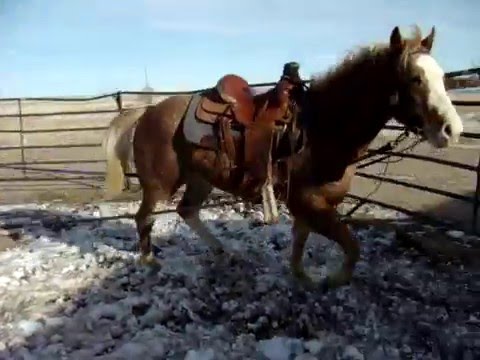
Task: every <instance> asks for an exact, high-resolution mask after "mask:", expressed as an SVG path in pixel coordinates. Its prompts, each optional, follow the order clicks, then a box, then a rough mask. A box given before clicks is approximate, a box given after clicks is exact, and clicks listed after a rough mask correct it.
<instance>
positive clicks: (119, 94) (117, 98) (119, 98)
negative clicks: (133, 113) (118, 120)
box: [114, 91, 123, 112]
mask: <svg viewBox="0 0 480 360" xmlns="http://www.w3.org/2000/svg"><path fill="white" fill-rule="evenodd" d="M114 97H115V102H116V103H117V108H118V111H119V112H121V111H122V108H123V104H122V92H121V91H118V92H117V93H116V94H115V95H114Z"/></svg>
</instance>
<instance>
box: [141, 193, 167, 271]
mask: <svg viewBox="0 0 480 360" xmlns="http://www.w3.org/2000/svg"><path fill="white" fill-rule="evenodd" d="M165 197H166V195H165V194H164V192H163V191H162V190H161V189H159V188H152V187H144V188H143V198H142V203H141V204H140V208H139V209H138V211H137V213H136V215H135V222H136V224H137V232H138V236H139V247H140V249H139V250H140V263H141V264H143V265H156V264H157V263H156V260H155V257H154V256H153V253H152V241H151V233H152V228H153V225H154V223H155V218H154V216H153V210H154V209H155V205H156V204H157V202H158V201H159V200H164V199H165Z"/></svg>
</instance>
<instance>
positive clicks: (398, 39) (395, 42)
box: [390, 26, 403, 52]
mask: <svg viewBox="0 0 480 360" xmlns="http://www.w3.org/2000/svg"><path fill="white" fill-rule="evenodd" d="M390 48H391V49H392V50H395V51H400V52H401V51H402V49H403V39H402V34H400V29H399V28H398V26H395V28H394V29H393V30H392V33H391V34H390Z"/></svg>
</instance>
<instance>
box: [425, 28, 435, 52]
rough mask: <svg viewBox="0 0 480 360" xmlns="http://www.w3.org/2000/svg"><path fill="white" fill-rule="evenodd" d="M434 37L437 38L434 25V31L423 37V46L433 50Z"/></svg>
mask: <svg viewBox="0 0 480 360" xmlns="http://www.w3.org/2000/svg"><path fill="white" fill-rule="evenodd" d="M434 39H435V26H432V31H430V34H429V35H428V36H427V37H426V38H425V39H422V46H423V47H424V48H425V49H427V50H428V51H431V50H432V46H433V40H434Z"/></svg>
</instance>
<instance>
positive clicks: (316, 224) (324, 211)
mask: <svg viewBox="0 0 480 360" xmlns="http://www.w3.org/2000/svg"><path fill="white" fill-rule="evenodd" d="M310 200H311V201H310V202H309V205H310V206H304V207H303V208H302V212H301V215H300V214H297V215H296V220H295V223H294V226H293V237H294V238H293V249H292V260H291V267H292V272H293V273H294V275H296V276H297V278H299V279H300V280H303V281H305V280H306V281H307V283H313V282H312V280H311V279H310V278H309V277H308V276H307V275H306V274H305V272H304V270H303V265H302V256H303V251H304V247H305V242H306V239H307V237H308V234H309V232H310V231H313V232H316V233H319V234H322V235H324V236H325V237H327V238H329V239H331V240H333V241H335V242H336V243H338V244H339V245H340V246H341V248H342V250H343V252H344V255H345V261H344V263H343V266H342V267H341V268H340V269H339V270H338V271H337V272H335V273H333V274H329V275H328V276H327V278H326V279H325V281H324V282H322V284H321V287H322V290H325V291H326V290H328V289H333V288H336V287H339V286H343V285H346V284H348V283H349V282H350V281H351V279H352V276H353V271H354V269H355V264H356V263H357V261H358V259H359V257H360V246H359V244H358V241H357V240H356V239H355V238H354V237H353V236H352V234H351V232H350V229H349V228H348V226H347V225H346V224H344V223H342V222H341V221H340V219H339V218H338V215H337V212H336V209H335V208H334V207H333V206H331V205H329V204H328V203H327V202H326V201H325V199H324V198H323V197H321V196H314V197H310Z"/></svg>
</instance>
